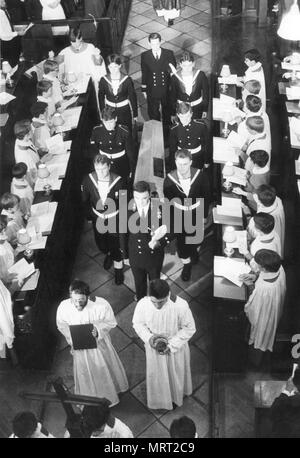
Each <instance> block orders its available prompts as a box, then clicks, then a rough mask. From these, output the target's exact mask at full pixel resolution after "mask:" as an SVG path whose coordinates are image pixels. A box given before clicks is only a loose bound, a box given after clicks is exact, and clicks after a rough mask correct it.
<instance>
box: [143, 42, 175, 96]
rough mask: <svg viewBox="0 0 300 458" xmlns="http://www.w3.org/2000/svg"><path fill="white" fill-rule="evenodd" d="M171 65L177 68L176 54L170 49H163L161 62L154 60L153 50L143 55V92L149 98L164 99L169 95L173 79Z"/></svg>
mask: <svg viewBox="0 0 300 458" xmlns="http://www.w3.org/2000/svg"><path fill="white" fill-rule="evenodd" d="M170 63H171V64H173V65H174V66H175V67H176V60H175V56H174V53H173V51H171V50H169V49H164V48H161V55H160V59H159V60H156V59H155V58H154V56H153V53H152V50H151V49H150V50H148V51H145V52H143V53H142V54H141V68H142V91H144V92H146V93H147V95H148V96H149V97H154V98H162V97H165V96H166V95H167V94H168V92H169V89H170V79H171V77H170V72H171V68H170V66H169V64H170Z"/></svg>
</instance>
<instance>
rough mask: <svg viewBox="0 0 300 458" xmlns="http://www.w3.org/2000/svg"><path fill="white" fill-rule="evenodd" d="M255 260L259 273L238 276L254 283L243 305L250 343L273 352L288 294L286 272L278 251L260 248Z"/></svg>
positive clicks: (250, 283)
mask: <svg viewBox="0 0 300 458" xmlns="http://www.w3.org/2000/svg"><path fill="white" fill-rule="evenodd" d="M254 261H255V262H256V264H257V267H258V271H259V272H258V275H257V274H254V273H250V274H242V275H240V277H239V278H240V280H241V281H243V283H245V284H246V285H247V286H249V287H253V286H254V289H253V291H252V294H251V295H250V297H249V299H248V301H247V303H246V305H245V308H244V311H245V314H246V316H247V318H248V320H249V322H250V325H251V330H250V338H249V342H248V343H249V345H253V347H254V349H256V350H260V351H262V352H264V351H267V350H268V351H273V345H274V341H275V335H276V330H277V327H278V323H279V320H280V318H281V315H282V310H283V304H284V299H285V293H286V278H285V272H284V270H283V267H282V265H281V259H280V256H279V254H278V253H275V251H272V250H266V249H262V250H259V251H257V252H256V254H255V256H254Z"/></svg>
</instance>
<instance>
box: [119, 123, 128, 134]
mask: <svg viewBox="0 0 300 458" xmlns="http://www.w3.org/2000/svg"><path fill="white" fill-rule="evenodd" d="M119 127H120V129H122V130H124V131H125V132H127V133H128V132H129V130H128V129H127V127H126V126H123V125H122V124H119Z"/></svg>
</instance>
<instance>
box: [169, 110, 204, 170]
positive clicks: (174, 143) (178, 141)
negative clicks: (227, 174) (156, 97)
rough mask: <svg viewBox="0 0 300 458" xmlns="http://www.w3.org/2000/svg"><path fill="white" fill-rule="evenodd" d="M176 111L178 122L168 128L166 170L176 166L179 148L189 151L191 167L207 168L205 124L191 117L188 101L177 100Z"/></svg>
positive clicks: (191, 112)
mask: <svg viewBox="0 0 300 458" xmlns="http://www.w3.org/2000/svg"><path fill="white" fill-rule="evenodd" d="M176 113H177V117H178V119H179V122H177V123H176V124H175V125H174V126H173V127H171V130H170V138H169V145H170V146H169V158H168V167H167V171H170V172H171V171H172V170H174V169H175V168H176V164H175V153H176V151H178V150H180V149H187V150H188V151H189V152H190V153H191V155H192V165H193V167H195V168H197V169H200V170H202V169H203V168H205V169H206V168H208V167H209V165H210V162H211V158H210V157H209V151H208V132H207V126H206V125H205V124H204V122H203V121H202V120H199V119H194V118H193V111H192V107H191V104H190V103H188V102H179V103H178V104H177V109H176Z"/></svg>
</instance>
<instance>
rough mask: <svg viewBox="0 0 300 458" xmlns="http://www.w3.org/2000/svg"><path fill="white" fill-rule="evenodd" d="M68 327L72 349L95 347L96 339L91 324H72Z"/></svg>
mask: <svg viewBox="0 0 300 458" xmlns="http://www.w3.org/2000/svg"><path fill="white" fill-rule="evenodd" d="M69 328H70V333H71V337H72V343H73V348H74V350H90V349H92V348H97V341H96V339H95V337H94V336H93V334H92V330H93V328H94V325H93V324H91V323H88V324H73V325H70V326H69Z"/></svg>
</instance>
